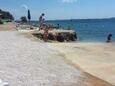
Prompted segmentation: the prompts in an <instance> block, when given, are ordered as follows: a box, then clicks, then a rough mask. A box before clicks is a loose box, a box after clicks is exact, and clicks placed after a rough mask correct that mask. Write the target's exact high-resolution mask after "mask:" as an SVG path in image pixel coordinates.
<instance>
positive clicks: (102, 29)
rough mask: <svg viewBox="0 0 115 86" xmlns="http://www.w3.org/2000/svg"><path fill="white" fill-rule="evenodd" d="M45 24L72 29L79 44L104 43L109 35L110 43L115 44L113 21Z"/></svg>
mask: <svg viewBox="0 0 115 86" xmlns="http://www.w3.org/2000/svg"><path fill="white" fill-rule="evenodd" d="M34 23H37V22H34ZM47 23H48V24H51V25H54V26H57V24H59V25H60V27H62V28H64V29H68V28H72V29H74V30H75V31H76V33H77V35H78V40H79V41H80V42H106V40H107V36H108V34H109V33H111V34H113V37H112V41H114V42H115V19H114V20H113V19H102V20H101V19H100V20H98V19H93V20H88V19H87V20H56V21H47Z"/></svg>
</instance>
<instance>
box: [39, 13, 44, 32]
mask: <svg viewBox="0 0 115 86" xmlns="http://www.w3.org/2000/svg"><path fill="white" fill-rule="evenodd" d="M44 16H45V14H44V13H42V14H41V16H40V17H39V28H40V30H42V29H43V24H44V22H45V19H44Z"/></svg>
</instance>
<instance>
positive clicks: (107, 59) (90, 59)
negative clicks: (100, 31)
mask: <svg viewBox="0 0 115 86" xmlns="http://www.w3.org/2000/svg"><path fill="white" fill-rule="evenodd" d="M52 45H53V46H55V47H56V48H57V49H58V50H59V51H60V53H63V54H64V58H65V59H67V60H69V61H71V62H72V63H73V64H74V65H79V66H80V68H81V69H83V70H84V71H86V72H88V73H90V74H92V75H94V76H96V77H98V78H100V79H102V80H105V81H107V82H109V83H111V84H113V85H115V82H114V80H115V74H114V73H115V53H114V51H115V46H114V45H115V43H58V44H56V43H54V44H52Z"/></svg>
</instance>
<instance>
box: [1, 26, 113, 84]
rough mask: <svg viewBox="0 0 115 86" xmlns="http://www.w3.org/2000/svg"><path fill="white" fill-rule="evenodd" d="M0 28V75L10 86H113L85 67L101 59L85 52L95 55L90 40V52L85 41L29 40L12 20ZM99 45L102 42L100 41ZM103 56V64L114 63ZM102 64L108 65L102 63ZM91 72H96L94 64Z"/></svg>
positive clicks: (97, 62)
mask: <svg viewBox="0 0 115 86" xmlns="http://www.w3.org/2000/svg"><path fill="white" fill-rule="evenodd" d="M9 26H10V27H11V28H10V30H9ZM3 27H5V30H4V28H3ZM7 28H8V29H7ZM0 29H1V31H0V79H2V80H3V81H4V82H8V83H9V86H113V85H112V84H114V83H111V82H110V81H109V80H105V79H103V78H102V77H99V76H101V75H99V76H97V77H95V76H93V75H94V74H93V72H89V71H87V70H90V68H88V66H89V65H90V63H93V64H94V65H92V68H94V67H95V66H96V64H98V65H99V62H100V63H101V61H99V60H98V58H94V59H96V61H94V60H93V58H92V59H91V58H90V56H87V55H88V54H89V55H92V56H97V55H98V54H97V53H96V51H95V49H97V46H95V48H93V44H92V47H91V49H90V50H91V51H92V52H93V53H91V52H89V51H90V50H87V49H89V48H87V47H88V46H89V45H87V44H81V43H80V44H76V43H72V44H71V43H70V44H69V43H62V44H61V43H55V44H54V43H52V44H51V43H42V42H38V41H32V40H31V39H29V37H26V36H25V35H23V34H22V33H19V32H17V31H16V30H15V25H14V24H8V25H7V26H6V25H2V26H0ZM30 38H31V37H30ZM90 45H91V44H90ZM99 46H102V45H100V44H99ZM84 47H85V48H84ZM108 47H109V46H108ZM108 47H107V49H109V48H108ZM84 49H85V50H84ZM111 51H112V50H111ZM88 52H89V53H88ZM108 53H109V52H107V54H108ZM96 54H97V55H96ZM111 55H112V54H111ZM84 56H85V58H86V59H85V58H84ZM76 57H77V59H76ZM80 58H81V60H80ZM87 58H89V59H87ZM103 58H104V59H106V60H108V62H105V61H106V60H103V59H102V61H103V64H104V62H105V63H107V64H109V63H110V64H111V63H112V62H113V66H114V60H113V57H112V56H110V58H108V59H107V57H106V55H105V57H103ZM82 59H83V60H82ZM109 59H111V60H109ZM93 61H94V62H93ZM80 63H82V64H81V65H80ZM88 63H89V64H88ZM98 65H97V68H98ZM93 66H94V67H93ZM108 66H109V65H108ZM110 66H111V65H110ZM103 67H105V68H106V67H107V66H106V65H105V66H104V65H103ZM86 69H87V70H86ZM110 69H111V68H110ZM113 70H114V68H113ZM90 71H93V70H90ZM103 71H104V70H103ZM94 72H95V73H98V71H97V69H96V67H95V68H94ZM113 72H114V71H113ZM104 73H105V72H104ZM104 73H102V76H103V74H104ZM91 74H92V75H91ZM109 74H110V73H109ZM111 74H113V73H111ZM110 76H111V75H110ZM98 77H99V78H102V79H99V78H98ZM108 78H109V79H110V77H108ZM113 78H114V77H113ZM110 83H111V84H110Z"/></svg>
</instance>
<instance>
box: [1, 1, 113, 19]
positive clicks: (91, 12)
mask: <svg viewBox="0 0 115 86" xmlns="http://www.w3.org/2000/svg"><path fill="white" fill-rule="evenodd" d="M0 9H3V10H6V11H10V12H11V13H12V14H13V15H14V17H15V19H17V20H18V19H20V17H21V16H27V9H30V11H31V16H32V20H38V18H39V16H40V15H41V13H45V19H46V20H56V19H87V18H109V17H115V0H0Z"/></svg>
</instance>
